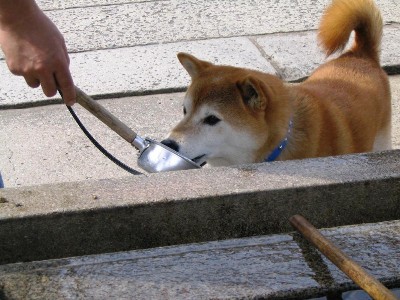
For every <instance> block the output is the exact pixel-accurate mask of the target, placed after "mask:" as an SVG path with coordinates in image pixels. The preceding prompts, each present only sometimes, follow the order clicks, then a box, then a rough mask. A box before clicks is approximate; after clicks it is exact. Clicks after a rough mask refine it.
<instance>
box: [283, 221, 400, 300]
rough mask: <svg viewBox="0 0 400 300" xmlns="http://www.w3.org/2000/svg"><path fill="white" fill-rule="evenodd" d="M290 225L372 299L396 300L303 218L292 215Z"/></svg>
mask: <svg viewBox="0 0 400 300" xmlns="http://www.w3.org/2000/svg"><path fill="white" fill-rule="evenodd" d="M289 221H290V223H291V224H292V226H293V227H294V228H296V230H297V231H299V232H300V233H301V234H302V235H303V236H304V237H305V238H306V239H307V240H308V241H310V242H311V243H312V244H313V245H314V246H315V247H316V248H317V249H318V250H319V251H321V252H322V253H323V254H324V255H325V256H326V257H327V258H328V259H329V260H330V261H331V262H332V263H334V264H335V265H336V266H337V267H338V268H339V269H340V270H342V271H343V272H344V273H345V274H346V275H347V276H348V277H349V278H350V279H352V280H353V281H354V282H355V283H357V284H358V285H359V286H360V287H361V288H362V289H363V290H365V291H366V292H367V293H368V294H369V295H370V296H371V297H372V298H373V299H376V300H398V299H397V297H396V296H395V295H394V294H393V293H392V292H391V291H390V290H389V289H387V288H386V287H385V286H384V285H383V284H382V283H381V282H379V281H378V280H377V279H375V278H374V277H373V276H372V275H370V274H369V273H368V272H367V271H366V270H365V269H363V268H362V267H361V266H360V265H358V264H357V263H356V262H355V261H353V260H352V259H351V258H350V257H348V256H347V255H346V254H344V253H343V252H342V251H341V250H340V249H339V248H338V247H336V246H335V245H334V244H333V243H332V242H331V241H329V240H328V239H326V238H325V237H324V236H323V235H322V234H321V233H320V232H319V231H318V230H317V229H316V228H315V227H314V226H313V225H311V224H310V223H309V222H308V221H307V220H306V219H305V218H304V217H302V216H300V215H294V216H292V217H291V218H290V219H289Z"/></svg>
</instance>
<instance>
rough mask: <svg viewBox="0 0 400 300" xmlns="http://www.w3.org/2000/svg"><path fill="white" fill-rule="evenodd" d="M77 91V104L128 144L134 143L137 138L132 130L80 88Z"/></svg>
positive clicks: (76, 88)
mask: <svg viewBox="0 0 400 300" xmlns="http://www.w3.org/2000/svg"><path fill="white" fill-rule="evenodd" d="M75 91H76V102H78V103H79V104H80V105H81V106H83V107H84V108H86V110H88V111H89V112H90V113H92V114H93V115H94V116H95V117H97V118H98V119H99V120H100V121H102V122H103V123H104V124H106V125H107V126H108V127H110V128H111V129H112V130H114V131H115V132H116V133H118V134H119V135H120V136H121V137H122V138H123V139H125V140H126V141H127V142H128V143H132V142H133V140H134V139H135V138H136V132H134V131H133V130H132V129H130V128H129V127H128V126H127V125H125V124H124V123H122V122H121V121H120V120H119V119H117V118H116V117H115V116H114V115H113V114H111V113H110V112H109V111H108V110H106V109H105V108H104V107H103V106H101V105H100V104H99V103H97V102H96V101H95V100H93V99H92V98H91V97H89V96H88V95H86V94H85V93H84V92H83V91H81V90H80V89H79V88H78V87H75Z"/></svg>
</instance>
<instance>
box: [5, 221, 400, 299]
mask: <svg viewBox="0 0 400 300" xmlns="http://www.w3.org/2000/svg"><path fill="white" fill-rule="evenodd" d="M321 232H322V233H323V234H324V235H325V236H326V237H327V238H329V239H330V240H331V241H332V242H334V243H335V244H336V245H337V246H339V248H341V250H342V251H344V252H345V253H346V254H347V255H348V256H350V257H351V258H352V259H353V260H355V261H356V262H357V263H359V264H360V265H361V266H362V267H364V268H365V269H366V270H367V271H368V272H370V274H371V275H373V276H374V277H376V278H377V279H379V280H382V281H383V282H384V283H385V284H387V285H389V286H391V287H396V286H397V287H398V286H399V285H400V276H399V272H398V271H399V270H398V266H399V265H400V251H399V249H398V244H399V243H400V239H399V238H398V237H399V235H400V222H399V221H395V222H385V223H378V224H367V225H361V226H350V227H343V228H335V229H327V230H321ZM355 287H356V286H355V285H354V284H353V283H352V282H351V280H349V279H348V278H347V276H345V275H344V274H343V273H341V271H339V269H337V267H336V266H334V265H333V264H332V263H330V262H329V261H327V260H326V258H324V257H322V256H321V254H320V253H319V252H318V251H317V250H315V249H314V248H313V247H312V246H311V245H310V244H308V243H307V242H306V241H305V240H304V239H303V238H302V237H300V236H299V235H298V234H294V235H292V234H290V235H287V234H286V235H273V236H260V237H253V238H243V239H233V240H226V241H218V242H209V243H202V244H188V245H180V246H174V247H164V248H154V249H148V250H138V251H130V252H120V253H113V254H102V255H94V256H84V257H76V258H66V259H61V260H50V261H43V262H32V263H25V264H11V265H3V266H0V297H1V296H4V297H5V298H6V299H16V300H17V299H60V298H63V299H76V298H79V299H107V298H109V297H110V295H112V297H113V298H117V299H232V298H240V299H255V298H257V299H258V298H268V299H289V298H290V299H292V298H297V299H307V298H310V297H315V296H321V295H324V294H326V293H327V292H332V291H336V292H338V291H339V292H340V291H346V290H349V289H354V288H355Z"/></svg>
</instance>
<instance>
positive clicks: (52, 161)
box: [0, 76, 400, 187]
mask: <svg viewBox="0 0 400 300" xmlns="http://www.w3.org/2000/svg"><path fill="white" fill-rule="evenodd" d="M390 82H391V86H392V93H393V120H392V123H393V132H392V141H393V148H395V149H399V148H400V121H399V120H400V119H399V118H398V117H397V116H399V115H400V76H391V77H390ZM182 101H183V94H182V93H172V94H162V95H150V96H143V97H129V98H119V99H110V100H101V101H100V103H101V104H102V105H104V106H105V107H106V108H107V109H109V110H110V111H111V112H112V113H113V114H114V115H116V116H117V117H118V118H120V119H121V120H122V121H123V122H124V123H125V124H127V125H128V126H129V127H131V128H132V129H134V130H135V131H136V132H138V134H139V135H141V136H149V137H151V138H153V139H155V140H159V141H160V140H161V139H163V138H164V137H165V136H166V135H167V133H168V132H169V130H170V129H171V128H172V126H173V125H174V124H175V123H177V122H178V120H180V118H181V117H182ZM74 109H75V110H76V111H77V113H78V115H79V116H80V118H81V120H82V122H83V123H84V124H85V125H86V126H87V128H88V129H89V131H90V132H91V133H92V134H93V136H94V137H95V138H96V139H98V141H99V142H100V143H101V144H102V145H103V146H104V147H105V148H106V149H107V150H108V151H110V152H111V153H112V154H114V155H115V156H116V157H118V158H120V159H121V160H122V161H123V162H125V163H126V164H128V165H130V166H132V167H134V168H136V166H137V165H136V160H137V156H136V154H137V151H136V150H135V149H134V148H133V147H132V146H131V145H129V144H128V143H127V142H126V141H125V140H123V139H122V138H120V137H119V136H117V135H116V134H115V133H114V132H113V131H111V130H110V129H109V128H108V127H106V126H104V125H103V124H102V123H101V122H100V121H98V120H97V119H96V118H94V117H93V116H92V115H90V114H89V113H87V112H86V111H84V109H82V108H81V107H80V106H79V105H75V106H74ZM0 128H2V130H1V131H0V141H2V143H0V170H1V172H2V175H3V179H4V183H5V186H6V187H17V186H28V185H36V184H46V183H57V182H71V181H79V180H86V179H106V178H119V177H123V176H128V175H129V174H128V173H126V172H125V171H123V170H122V169H120V168H119V167H117V166H116V165H114V163H112V162H111V161H109V160H108V159H107V158H106V157H105V156H104V155H103V154H102V153H101V152H100V151H98V150H97V149H96V148H95V147H94V146H93V145H92V144H91V143H90V141H89V140H88V139H87V138H86V136H85V135H84V134H83V133H82V131H81V130H80V129H79V127H78V126H77V125H76V123H75V122H74V120H73V119H72V117H71V116H70V115H69V113H68V111H67V109H66V108H65V107H64V106H63V105H50V106H44V107H34V108H29V109H10V110H0ZM77 170H79V172H77Z"/></svg>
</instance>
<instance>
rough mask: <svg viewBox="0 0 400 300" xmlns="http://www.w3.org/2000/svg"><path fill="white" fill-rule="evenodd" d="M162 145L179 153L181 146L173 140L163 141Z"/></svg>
mask: <svg viewBox="0 0 400 300" xmlns="http://www.w3.org/2000/svg"><path fill="white" fill-rule="evenodd" d="M161 144H164V145H165V146H167V147H170V148H171V149H172V150H175V151H176V152H179V145H178V143H177V142H175V141H174V140H171V139H166V140H162V141H161Z"/></svg>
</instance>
